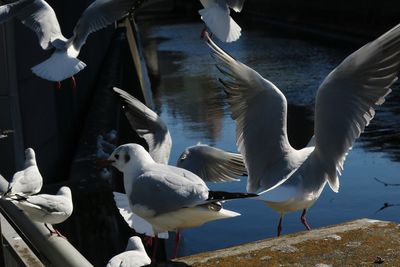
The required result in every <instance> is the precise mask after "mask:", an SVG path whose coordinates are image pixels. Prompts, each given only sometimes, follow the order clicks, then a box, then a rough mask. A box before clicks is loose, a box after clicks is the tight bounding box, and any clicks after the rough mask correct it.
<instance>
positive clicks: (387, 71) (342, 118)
mask: <svg viewBox="0 0 400 267" xmlns="http://www.w3.org/2000/svg"><path fill="white" fill-rule="evenodd" d="M399 70H400V25H397V26H396V27H394V28H393V29H391V30H390V31H388V32H387V33H385V34H383V35H382V36H381V37H379V38H378V39H376V40H375V41H373V42H371V43H368V44H366V45H365V46H363V47H361V48H360V49H359V50H357V51H356V52H354V53H353V54H351V55H350V56H348V57H347V58H346V59H345V60H344V61H343V62H342V63H341V64H340V65H339V66H338V67H337V68H336V69H334V70H333V71H332V72H331V73H330V74H329V75H328V76H327V77H326V78H325V80H324V81H323V83H322V84H321V86H320V88H319V90H318V92H317V98H316V104H315V140H316V149H315V154H316V155H317V156H318V158H319V159H320V162H322V163H323V167H324V170H325V172H326V175H327V177H328V182H329V185H330V187H331V188H332V190H333V191H335V192H337V191H338V189H339V179H338V176H339V175H340V173H341V171H342V170H343V163H344V161H345V158H346V155H347V153H348V151H349V149H351V147H352V146H353V144H354V141H355V140H356V139H357V138H358V137H359V136H360V134H361V133H362V132H363V131H364V129H365V127H366V126H367V125H368V124H369V123H370V121H371V120H372V119H373V117H374V115H375V108H376V107H377V106H378V105H381V104H383V103H384V101H385V97H386V96H387V95H388V94H389V93H390V92H391V89H390V86H391V85H392V84H393V83H394V82H395V81H396V80H397V77H398V75H399Z"/></svg>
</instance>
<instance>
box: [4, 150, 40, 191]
mask: <svg viewBox="0 0 400 267" xmlns="http://www.w3.org/2000/svg"><path fill="white" fill-rule="evenodd" d="M42 185H43V178H42V175H41V174H40V172H39V169H38V166H37V164H36V157H35V151H34V150H33V149H32V148H27V149H25V164H24V169H23V170H21V171H19V172H16V173H15V174H14V176H13V178H12V180H11V182H10V184H9V186H8V189H7V192H6V193H5V195H14V194H22V195H34V194H37V193H39V192H40V190H41V189H42Z"/></svg>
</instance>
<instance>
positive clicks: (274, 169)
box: [207, 24, 400, 235]
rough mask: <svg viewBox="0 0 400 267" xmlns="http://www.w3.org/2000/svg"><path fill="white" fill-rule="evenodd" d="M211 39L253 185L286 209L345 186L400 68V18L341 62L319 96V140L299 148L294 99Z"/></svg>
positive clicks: (307, 204) (303, 218) (282, 211)
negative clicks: (291, 121)
mask: <svg viewBox="0 0 400 267" xmlns="http://www.w3.org/2000/svg"><path fill="white" fill-rule="evenodd" d="M207 40H208V42H207V44H208V46H209V47H210V48H211V50H212V56H213V57H214V58H215V59H216V60H217V68H218V69H219V70H220V71H221V73H222V74H224V75H225V76H226V77H227V78H228V79H226V80H220V81H221V82H222V84H223V86H224V88H225V91H226V94H227V96H228V103H229V107H230V110H231V113H232V115H231V116H232V119H234V120H235V123H236V145H237V147H238V150H239V151H240V153H241V154H242V155H243V157H244V161H245V163H246V166H247V170H248V172H249V176H248V181H247V191H248V192H253V193H254V192H257V193H259V194H260V197H259V198H260V199H261V200H263V201H265V203H266V204H267V205H268V206H270V207H271V208H272V209H274V210H275V211H277V212H279V213H280V219H279V223H278V235H280V233H281V230H282V218H283V216H284V214H286V213H287V212H293V211H297V210H302V211H303V212H302V215H301V221H302V223H303V224H304V226H305V227H306V229H310V226H309V225H308V223H307V220H306V211H307V209H308V208H309V207H311V206H312V205H313V204H314V202H315V201H316V200H317V199H318V197H319V196H320V194H321V192H322V190H323V188H324V187H325V185H326V184H327V183H328V184H329V186H330V188H331V189H332V190H333V191H334V192H338V190H339V176H340V175H341V172H342V170H343V164H344V161H345V158H346V155H347V153H348V152H349V150H350V149H351V147H352V146H353V144H354V142H355V140H356V139H357V138H358V137H359V136H360V134H361V133H362V132H363V131H364V128H365V127H366V126H367V125H368V124H369V122H370V121H371V120H372V118H373V117H374V115H375V108H376V107H377V106H379V105H381V104H383V103H384V101H385V97H386V96H387V95H388V94H389V93H390V92H391V89H390V87H391V85H392V84H393V83H394V82H395V81H396V80H397V78H398V75H399V71H400V24H399V25H397V26H395V27H394V28H393V29H391V30H389V31H388V32H387V33H385V34H383V35H382V36H380V37H379V38H378V39H376V40H375V41H373V42H370V43H368V44H366V45H364V46H363V47H361V48H360V49H358V50H357V51H355V52H354V53H352V54H351V55H350V56H348V57H347V58H346V59H344V60H343V62H342V63H341V64H340V65H339V66H337V67H336V68H335V69H334V70H333V71H332V72H331V73H330V74H328V76H327V77H326V78H325V79H324V81H323V82H322V84H321V85H320V87H319V89H318V92H317V95H316V101H315V122H314V129H315V130H314V137H313V139H314V140H312V141H311V143H313V145H311V146H307V147H305V148H303V149H300V150H296V149H294V148H293V147H292V146H291V145H290V143H289V140H288V136H287V125H286V120H287V100H286V98H285V96H284V95H283V93H282V92H281V91H280V90H279V89H278V88H277V87H276V86H275V85H274V84H273V83H272V82H270V81H268V80H267V79H265V78H263V77H262V76H261V75H260V74H259V73H257V72H256V71H254V70H253V69H251V68H250V67H248V66H246V65H244V64H243V63H241V62H239V61H237V60H235V59H234V58H233V57H231V56H230V55H228V54H227V53H226V52H225V51H223V50H222V49H221V48H219V47H218V46H217V45H216V44H215V43H214V42H213V41H212V40H211V39H210V38H209V37H208V36H207Z"/></svg>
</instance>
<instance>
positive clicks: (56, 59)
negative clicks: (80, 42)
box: [32, 50, 86, 82]
mask: <svg viewBox="0 0 400 267" xmlns="http://www.w3.org/2000/svg"><path fill="white" fill-rule="evenodd" d="M85 67H86V64H85V63H84V62H82V61H80V60H79V59H77V58H75V57H71V56H68V54H67V53H66V51H65V50H63V51H57V50H56V51H55V52H54V53H53V54H52V55H51V57H49V58H48V59H47V60H45V61H43V62H42V63H40V64H38V65H36V66H34V67H33V68H32V72H33V73H35V74H36V75H37V76H39V77H40V78H43V79H46V80H49V81H54V82H59V81H62V80H65V79H67V78H70V77H72V76H73V75H75V74H77V73H78V72H79V71H81V70H83V69H84V68H85Z"/></svg>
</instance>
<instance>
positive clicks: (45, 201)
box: [10, 186, 73, 236]
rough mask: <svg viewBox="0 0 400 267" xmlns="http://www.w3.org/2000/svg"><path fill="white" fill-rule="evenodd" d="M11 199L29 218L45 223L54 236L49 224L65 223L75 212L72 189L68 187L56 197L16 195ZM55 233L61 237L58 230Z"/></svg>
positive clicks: (62, 189)
mask: <svg viewBox="0 0 400 267" xmlns="http://www.w3.org/2000/svg"><path fill="white" fill-rule="evenodd" d="M10 198H11V199H12V202H13V203H14V204H15V205H16V206H17V207H19V208H20V209H21V210H23V211H24V212H25V213H26V214H27V215H28V217H29V218H31V219H32V220H34V221H36V222H41V223H44V224H45V226H46V228H47V229H49V231H50V233H52V234H53V233H54V232H53V231H52V230H51V229H50V228H49V227H48V225H47V224H58V223H62V222H64V221H65V220H66V219H68V217H69V216H71V214H72V210H73V204H72V195H71V189H70V188H69V187H68V186H63V187H61V188H60V189H59V190H58V192H57V194H56V195H48V194H40V195H35V196H23V195H18V194H16V195H14V196H11V197H10ZM55 233H56V234H58V235H60V236H61V234H60V233H59V232H58V231H57V230H55Z"/></svg>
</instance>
